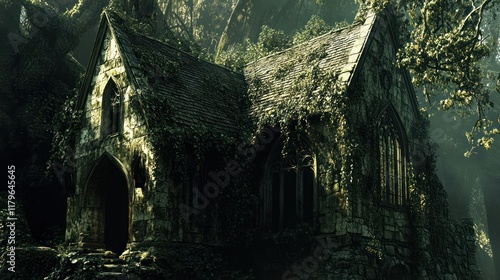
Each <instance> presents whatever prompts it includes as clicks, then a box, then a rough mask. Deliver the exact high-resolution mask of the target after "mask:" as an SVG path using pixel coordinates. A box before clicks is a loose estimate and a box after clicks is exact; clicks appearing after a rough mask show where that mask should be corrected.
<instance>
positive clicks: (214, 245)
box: [66, 12, 480, 279]
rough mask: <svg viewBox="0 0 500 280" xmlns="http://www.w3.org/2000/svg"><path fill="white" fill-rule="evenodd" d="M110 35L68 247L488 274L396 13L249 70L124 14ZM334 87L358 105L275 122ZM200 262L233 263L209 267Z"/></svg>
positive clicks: (350, 268) (440, 274)
mask: <svg viewBox="0 0 500 280" xmlns="http://www.w3.org/2000/svg"><path fill="white" fill-rule="evenodd" d="M99 30H100V31H99V34H98V40H97V41H96V45H95V48H94V52H93V56H92V60H91V64H90V67H89V70H88V71H87V75H86V80H85V83H84V85H83V87H82V91H81V92H80V96H79V105H78V106H79V107H78V108H79V109H80V110H82V114H83V117H82V128H81V131H80V132H79V136H78V141H77V145H76V157H75V162H76V167H77V178H76V186H75V191H74V194H73V195H72V196H71V197H69V198H68V214H67V232H66V238H67V241H68V242H70V243H78V244H79V245H80V246H83V247H93V248H107V249H110V250H112V251H114V252H116V253H119V254H121V253H122V252H123V251H125V253H124V254H123V255H122V256H123V257H124V258H128V259H135V258H139V257H140V256H141V253H143V252H149V254H153V255H155V256H156V257H157V259H156V260H157V263H158V266H160V267H161V266H162V261H165V262H166V263H168V262H171V263H176V264H179V263H180V264H182V263H184V264H185V268H186V267H189V268H193V267H194V268H193V269H188V270H189V271H187V269H177V270H176V269H175V268H172V266H170V267H169V268H168V269H166V270H165V271H168V272H165V275H164V277H165V278H166V279H170V278H175V279H186V278H182V277H190V278H189V279H229V278H233V279H252V278H255V279H305V278H306V277H309V279H480V276H479V273H478V272H477V269H476V265H475V243H474V242H475V241H474V231H473V228H472V224H471V223H470V222H468V221H461V222H456V221H453V220H451V219H449V218H448V216H447V202H446V194H445V192H444V190H443V188H442V186H441V185H440V183H439V181H438V179H437V177H436V175H435V173H434V162H433V152H432V145H431V144H430V143H429V141H428V137H427V131H426V120H425V119H424V118H423V117H422V116H421V115H420V113H419V109H418V106H417V101H416V97H415V93H414V91H413V87H412V85H411V79H410V77H409V74H408V73H407V72H406V71H405V70H404V69H398V68H397V67H396V66H395V61H396V51H397V48H398V43H397V39H396V35H395V34H394V31H393V30H392V27H391V19H390V16H387V15H378V16H375V15H369V16H368V17H367V18H366V20H365V22H363V23H357V24H354V25H352V26H349V27H347V28H344V29H341V30H335V31H332V32H329V33H327V34H325V35H322V36H320V37H318V38H315V39H313V40H311V41H309V42H306V43H304V44H301V45H299V46H296V47H293V48H291V49H289V50H286V51H283V52H281V53H278V54H275V55H272V56H269V57H266V58H263V59H261V60H259V61H257V62H255V63H252V64H251V65H248V66H247V67H246V69H245V71H244V75H240V74H236V73H232V72H231V71H229V70H227V69H223V68H221V67H219V66H216V65H212V64H210V63H208V62H204V61H199V60H197V59H196V58H192V57H190V56H189V55H188V54H185V53H182V52H180V51H177V50H175V49H173V48H171V47H167V46H165V45H164V44H162V43H160V42H157V41H154V40H152V39H149V38H146V37H143V36H141V35H138V34H136V33H134V32H132V31H130V30H129V29H128V28H127V27H125V26H123V22H121V20H120V19H119V18H118V17H117V16H116V15H113V14H112V13H110V12H106V13H105V14H104V16H103V19H102V22H101V26H100V29H99ZM148 52H150V53H151V56H149V54H148ZM151 61H153V62H154V63H152V62H151ZM151 63H152V64H151ZM154 67H158V68H156V69H152V68H154ZM169 67H170V68H169ZM311 69H312V70H311ZM307 71H310V72H307ZM302 72H307V73H309V74H310V75H309V76H308V74H304V75H302V74H300V73H302ZM325 73H326V74H325ZM326 77H329V78H331V81H335V84H336V85H340V86H335V87H333V86H332V87H331V88H330V87H329V85H330V83H332V82H331V81H326V80H322V79H326ZM334 88H335V91H336V93H335V94H336V96H342V98H343V99H342V100H343V101H342V102H341V101H339V103H333V102H334V100H330V99H328V100H329V101H331V102H332V104H338V105H330V104H327V105H325V106H323V105H322V107H317V108H318V109H317V110H316V109H314V110H316V111H314V110H313V111H314V112H313V113H310V112H311V111H308V112H309V113H308V114H310V116H306V119H307V125H301V121H300V120H298V121H293V117H292V121H291V122H288V123H283V122H281V121H279V122H275V123H269V122H266V121H268V120H270V119H271V120H272V118H273V116H275V115H279V113H280V112H281V111H280V110H283V108H286V107H287V106H289V104H290V103H289V102H290V100H297V101H296V102H297V104H299V103H298V102H309V101H310V100H319V101H318V102H323V101H324V99H323V98H324V97H325V96H328V95H326V94H325V95H323V91H325V92H327V91H333V90H334ZM301 89H306V90H308V91H309V92H308V94H307V95H306V97H304V98H305V99H301V98H302V95H301V94H302V93H300V92H299V93H297V91H300V90H301ZM155 93H156V94H157V95H155ZM158 93H160V94H158ZM106 95H107V96H108V97H106ZM311 96H312V97H311ZM333 98H334V99H335V98H336V97H335V96H333ZM339 98H340V97H339ZM105 100H108V101H105ZM134 100H135V101H134ZM304 100H305V101H304ZM134 102H135V103H134ZM148 102H149V103H148ZM133 103H134V104H133ZM103 104H107V105H106V106H104V105H103ZM148 104H149V105H148ZM313 105H314V104H313ZM341 105H342V106H341ZM155 106H156V107H155ZM298 107H300V106H299V105H297V106H296V108H298ZM330 107H333V108H334V109H331V110H327V109H328V108H330ZM313 108H315V107H314V106H313ZM325 108H326V109H325ZM339 108H342V110H340V109H339ZM290 110H291V111H290V112H291V115H292V116H294V114H300V112H298V111H293V110H295V109H294V108H292V109H290ZM304 110H307V108H306V109H304ZM325 110H326V111H325ZM284 112H288V111H284ZM261 116H270V117H269V118H265V117H261ZM327 118H329V119H331V120H332V121H325V119H327ZM163 120H164V121H163ZM103 124H105V125H103ZM266 126H268V127H270V128H267V129H264V130H262V127H266ZM285 126H286V127H285ZM256 127H257V130H256ZM278 127H280V128H281V129H279V128H278ZM205 128H208V129H206V132H205V130H204V129H205ZM186 131H187V133H186ZM201 131H203V133H202V132H201ZM254 134H255V135H257V136H256V137H254V138H252V137H248V135H254ZM214 135H215V136H214ZM217 138H220V139H217ZM221 139H229V140H221ZM251 139H253V140H251ZM346 139H347V140H346ZM172 252H175V254H172ZM174 255H175V256H174ZM207 256H209V258H210V259H209V260H207V259H206V257H207ZM204 258H205V259H204ZM200 261H201V262H206V263H207V264H204V265H206V267H210V268H212V269H217V270H220V271H217V272H216V273H215V272H212V274H205V275H203V276H200V275H199V274H200V273H201V274H202V273H208V272H207V271H205V270H204V269H198V268H199V266H198V264H197V262H200ZM163 269H165V268H164V267H163ZM217 273H219V275H216V274H217ZM167 275H168V276H167ZM221 275H223V276H221ZM168 277H170V278H168ZM221 277H222V278H221ZM245 277H246V278H245Z"/></svg>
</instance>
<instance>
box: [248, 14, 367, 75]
mask: <svg viewBox="0 0 500 280" xmlns="http://www.w3.org/2000/svg"><path fill="white" fill-rule="evenodd" d="M361 25H363V22H360V21H355V22H353V23H352V24H350V25H348V26H344V27H340V28H336V29H335V28H332V29H331V30H330V31H328V32H325V33H323V34H321V35H318V36H316V37H313V38H311V39H309V40H305V41H303V42H300V43H298V44H296V45H293V46H290V47H288V48H285V49H283V50H280V51H277V52H273V53H270V54H268V55H266V56H263V57H261V58H259V59H257V60H255V61H252V62H249V63H248V64H246V65H245V66H244V67H243V68H246V67H247V66H250V65H252V64H254V63H257V62H259V61H261V60H264V59H266V58H270V57H272V56H275V55H280V54H283V53H285V52H287V51H289V50H291V49H295V48H298V47H300V46H302V45H305V44H307V43H310V42H311V41H315V40H319V39H321V38H323V37H327V36H329V35H333V34H334V33H340V32H342V31H344V30H346V29H350V28H354V27H358V26H361Z"/></svg>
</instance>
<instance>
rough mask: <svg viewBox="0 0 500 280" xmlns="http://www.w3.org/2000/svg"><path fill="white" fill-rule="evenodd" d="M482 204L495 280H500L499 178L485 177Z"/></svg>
mask: <svg viewBox="0 0 500 280" xmlns="http://www.w3.org/2000/svg"><path fill="white" fill-rule="evenodd" d="M483 192H484V204H485V206H486V215H487V216H488V232H489V236H490V243H491V249H492V251H493V263H494V266H495V274H496V276H495V279H500V216H499V215H498V209H500V176H499V175H490V176H488V178H486V176H485V184H484V186H483Z"/></svg>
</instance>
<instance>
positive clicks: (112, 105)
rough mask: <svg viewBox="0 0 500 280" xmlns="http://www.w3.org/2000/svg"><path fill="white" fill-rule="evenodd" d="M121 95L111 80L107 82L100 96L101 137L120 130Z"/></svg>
mask: <svg viewBox="0 0 500 280" xmlns="http://www.w3.org/2000/svg"><path fill="white" fill-rule="evenodd" d="M121 103H122V102H121V94H120V92H119V90H118V87H117V86H116V84H115V82H114V81H113V80H111V79H110V80H109V82H108V84H107V85H106V87H105V89H104V92H103V95H102V115H101V133H102V136H103V137H106V136H108V135H110V134H115V133H118V132H119V130H120V119H121V118H120V116H121Z"/></svg>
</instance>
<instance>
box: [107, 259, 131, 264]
mask: <svg viewBox="0 0 500 280" xmlns="http://www.w3.org/2000/svg"><path fill="white" fill-rule="evenodd" d="M104 263H107V264H126V263H127V262H126V261H124V260H122V259H119V258H113V259H104Z"/></svg>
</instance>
